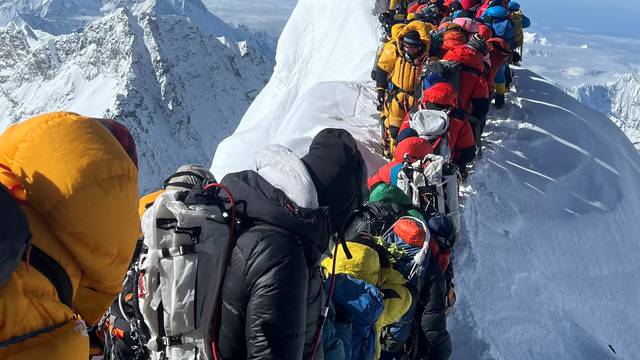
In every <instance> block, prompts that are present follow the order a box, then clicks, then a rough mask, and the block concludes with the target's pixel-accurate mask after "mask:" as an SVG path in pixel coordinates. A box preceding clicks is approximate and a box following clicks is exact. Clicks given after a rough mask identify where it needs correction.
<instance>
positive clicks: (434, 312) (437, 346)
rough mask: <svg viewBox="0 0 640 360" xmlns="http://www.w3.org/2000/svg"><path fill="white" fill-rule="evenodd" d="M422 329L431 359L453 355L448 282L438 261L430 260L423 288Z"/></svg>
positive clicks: (440, 358) (441, 359)
mask: <svg viewBox="0 0 640 360" xmlns="http://www.w3.org/2000/svg"><path fill="white" fill-rule="evenodd" d="M421 293H422V295H421V298H422V299H421V300H422V301H421V302H422V303H423V304H424V309H423V312H422V319H421V325H422V331H423V335H424V336H425V337H426V340H427V343H428V345H429V355H430V356H429V359H430V360H447V359H449V357H450V356H451V338H450V337H449V332H448V331H447V316H446V314H445V307H446V296H447V282H446V280H445V275H444V272H443V271H442V269H440V266H439V265H438V262H437V261H433V259H431V261H429V265H428V267H427V281H426V282H425V287H424V288H423V289H422V292H421Z"/></svg>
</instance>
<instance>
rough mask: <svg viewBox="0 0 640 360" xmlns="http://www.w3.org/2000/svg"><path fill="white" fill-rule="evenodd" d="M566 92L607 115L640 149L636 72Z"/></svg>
mask: <svg viewBox="0 0 640 360" xmlns="http://www.w3.org/2000/svg"><path fill="white" fill-rule="evenodd" d="M569 94H570V95H572V96H574V97H575V98H577V99H578V100H579V101H580V102H582V103H583V104H584V105H586V106H588V107H590V108H591V109H594V110H596V111H599V112H601V113H603V114H606V115H608V116H609V117H611V119H612V120H613V121H614V122H615V123H616V125H618V126H620V128H621V129H622V130H623V131H624V132H625V133H626V134H627V136H628V137H629V139H631V141H632V142H633V143H634V144H635V145H636V147H637V148H638V150H640V73H639V74H624V75H622V76H619V77H618V78H617V79H616V80H615V81H612V82H609V83H606V84H602V85H594V84H583V85H581V86H578V87H575V88H572V89H569Z"/></svg>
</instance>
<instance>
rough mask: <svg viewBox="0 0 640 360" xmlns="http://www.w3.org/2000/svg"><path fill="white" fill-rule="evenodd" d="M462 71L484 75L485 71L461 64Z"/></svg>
mask: <svg viewBox="0 0 640 360" xmlns="http://www.w3.org/2000/svg"><path fill="white" fill-rule="evenodd" d="M460 71H466V72H470V73H472V74H474V75H476V76H479V77H483V76H484V73H483V72H482V71H480V70H478V69H476V68H472V67H471V66H468V65H464V64H460Z"/></svg>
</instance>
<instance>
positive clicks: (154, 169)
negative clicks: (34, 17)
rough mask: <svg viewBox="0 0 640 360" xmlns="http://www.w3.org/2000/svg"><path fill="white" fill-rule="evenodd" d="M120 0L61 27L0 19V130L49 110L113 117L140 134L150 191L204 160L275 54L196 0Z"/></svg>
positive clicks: (143, 175) (232, 126)
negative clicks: (73, 26)
mask: <svg viewBox="0 0 640 360" xmlns="http://www.w3.org/2000/svg"><path fill="white" fill-rule="evenodd" d="M55 1H58V0H55ZM59 1H64V0H59ZM86 1H89V0H86ZM198 4H199V5H198ZM125 5H127V7H123V8H116V9H113V11H111V12H107V13H106V15H101V16H99V17H97V18H95V19H94V20H93V21H92V22H90V23H88V24H87V25H85V26H84V27H82V28H81V29H80V30H78V31H75V32H71V33H68V34H63V35H57V36H54V35H52V34H49V33H46V32H44V31H42V30H37V29H32V28H31V26H30V25H29V24H27V23H26V22H20V21H18V24H16V23H15V22H13V23H11V24H10V25H8V26H6V27H3V28H0V129H4V128H5V127H6V126H8V125H9V124H10V123H13V122H17V121H20V120H23V119H26V118H28V117H31V116H33V115H36V114H39V113H43V112H48V111H54V110H70V111H75V112H78V113H81V114H84V115H89V116H96V117H114V118H116V119H118V120H120V121H123V122H124V123H125V124H126V125H127V126H128V127H129V128H130V129H131V131H132V133H133V135H134V137H135V139H136V142H137V144H138V152H139V157H140V159H141V161H140V162H141V177H140V178H141V190H142V191H148V190H151V189H153V188H155V187H157V186H158V185H159V184H160V182H161V181H162V180H163V178H164V177H165V176H167V174H169V173H171V171H173V170H175V168H176V167H177V166H179V165H180V164H183V163H186V162H200V163H205V162H208V161H210V159H211V153H210V149H212V148H215V147H216V146H217V144H218V142H219V141H221V140H222V139H223V138H225V137H226V136H228V135H229V134H230V133H231V132H232V131H233V129H235V127H236V126H237V124H238V120H239V119H240V118H241V116H242V114H243V113H244V112H245V111H246V109H247V108H248V106H249V104H250V103H251V102H252V101H253V99H254V98H255V96H256V95H257V94H258V92H259V91H260V90H261V89H262V87H263V86H264V85H265V83H266V82H267V79H268V77H269V75H270V74H271V71H272V69H273V64H274V63H273V60H272V53H271V51H272V50H270V48H269V46H268V45H266V44H264V43H262V42H261V39H259V38H256V37H252V36H251V34H250V33H249V32H247V31H246V29H235V28H232V27H230V26H228V25H226V24H224V23H223V22H222V21H221V20H220V19H218V18H217V17H215V16H213V15H212V14H211V13H209V12H208V11H207V10H206V9H205V7H204V6H203V5H202V3H200V2H199V0H186V1H185V2H183V3H179V2H171V1H163V0H156V1H146V2H137V3H133V2H130V3H128V4H125ZM176 8H177V9H176ZM46 14H49V13H46ZM46 14H45V15H46ZM243 38H244V39H245V40H243V41H240V39H243ZM236 41H237V42H236ZM260 44H262V45H264V47H262V45H260Z"/></svg>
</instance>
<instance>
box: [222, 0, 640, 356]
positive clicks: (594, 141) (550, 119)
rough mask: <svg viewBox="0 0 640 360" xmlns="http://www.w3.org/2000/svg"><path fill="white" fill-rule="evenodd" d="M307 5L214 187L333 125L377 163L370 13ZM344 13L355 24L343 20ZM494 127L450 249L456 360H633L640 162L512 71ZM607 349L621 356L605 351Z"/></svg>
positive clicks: (348, 4)
mask: <svg viewBox="0 0 640 360" xmlns="http://www.w3.org/2000/svg"><path fill="white" fill-rule="evenodd" d="M319 3H320V2H318V1H316V0H301V1H300V2H299V4H298V6H297V8H296V10H295V11H294V14H293V15H292V18H291V19H290V21H289V23H288V25H287V26H286V28H285V31H284V34H283V37H282V38H281V40H280V43H279V47H278V52H277V61H278V65H277V67H276V70H275V73H274V75H273V77H272V79H271V81H270V83H269V84H268V85H267V86H266V87H265V89H264V90H263V91H262V92H261V94H260V95H259V96H258V98H257V99H256V101H255V102H254V104H253V105H252V106H251V108H250V109H249V111H248V112H247V114H245V116H244V118H243V120H242V122H241V124H240V126H239V128H238V129H237V130H236V132H235V133H234V134H233V135H232V136H231V137H230V138H228V139H226V140H225V141H224V142H222V143H221V145H220V146H219V148H218V151H217V152H216V155H215V157H214V161H213V165H212V171H213V172H214V174H215V175H216V176H218V177H221V176H223V175H224V174H226V173H227V172H230V171H235V170H240V169H246V168H250V167H251V163H250V159H251V155H252V154H253V153H254V152H255V151H257V150H258V149H259V148H260V147H261V146H263V145H265V144H268V143H280V144H284V145H286V146H289V147H291V148H292V149H293V150H294V151H295V152H297V153H298V154H299V155H302V154H304V151H305V149H306V147H307V146H308V144H309V142H310V139H311V137H312V136H313V135H314V134H315V133H317V132H318V131H319V130H320V129H322V128H325V127H343V128H346V129H348V130H349V131H351V132H353V133H354V135H355V137H356V139H357V140H358V141H359V142H360V145H361V150H364V153H365V156H366V158H367V164H368V166H369V171H370V172H371V171H375V170H376V169H377V167H378V166H379V165H380V157H379V156H377V155H376V154H375V151H379V148H378V145H377V142H378V141H379V136H378V119H377V117H376V110H375V106H374V101H373V98H374V96H373V84H372V82H370V81H367V77H368V73H369V71H370V69H371V64H372V62H373V56H374V54H373V51H374V50H375V48H376V44H375V41H376V40H375V39H376V38H377V33H376V31H375V27H376V19H375V17H373V16H372V15H371V9H372V8H373V5H374V2H373V1H372V0H370V1H363V0H327V1H323V2H322V5H319ZM345 13H346V14H348V16H346V15H344V14H345ZM515 88H516V89H517V91H516V92H515V93H512V94H510V95H509V104H508V107H507V110H503V111H501V112H497V113H494V114H493V116H492V118H491V120H490V122H489V125H488V127H487V136H486V139H485V140H486V143H487V147H486V151H485V157H484V159H482V160H481V161H479V162H478V163H477V164H476V168H475V172H474V173H473V174H472V175H471V180H470V183H469V185H468V189H467V190H466V192H465V209H464V221H465V224H466V225H465V226H466V229H465V231H464V236H462V238H461V239H460V241H459V242H458V244H457V245H456V249H455V256H456V259H455V268H456V289H457V290H458V295H459V297H458V298H459V302H458V304H457V305H456V308H455V310H454V313H453V315H451V316H450V317H449V328H450V330H451V334H452V337H453V342H454V357H453V358H455V359H588V360H591V359H593V360H601V359H632V358H634V357H635V356H636V355H637V354H638V353H640V343H638V339H637V334H639V333H640V312H638V311H637V308H638V305H639V304H640V288H639V287H638V286H636V285H635V284H637V277H638V275H639V274H640V260H639V259H640V242H639V241H638V235H637V234H639V233H640V222H638V221H637V219H638V218H640V205H638V204H640V187H639V186H638V184H639V183H640V155H639V154H638V153H637V152H636V151H635V149H634V148H633V146H632V145H631V143H630V142H629V141H628V140H627V139H626V138H625V137H624V135H623V134H622V132H621V131H620V130H619V129H618V128H617V127H616V126H615V125H614V124H613V123H612V122H611V121H610V120H609V119H607V118H606V117H605V116H604V115H602V114H599V113H597V112H595V111H593V110H590V109H588V108H586V107H584V106H583V105H581V104H580V103H579V102H577V101H576V100H575V99H573V98H571V97H569V96H568V95H567V94H565V93H564V92H563V91H562V90H561V89H559V88H557V87H555V86H554V85H553V83H551V82H549V81H548V80H545V79H543V78H542V77H540V76H539V75H536V74H535V73H533V72H531V71H529V70H526V69H518V70H517V71H516V82H515ZM609 346H611V347H612V348H613V349H614V350H615V351H616V352H617V355H616V354H614V352H613V351H612V350H611V349H610V348H609Z"/></svg>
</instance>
